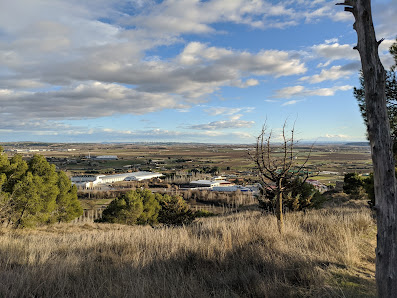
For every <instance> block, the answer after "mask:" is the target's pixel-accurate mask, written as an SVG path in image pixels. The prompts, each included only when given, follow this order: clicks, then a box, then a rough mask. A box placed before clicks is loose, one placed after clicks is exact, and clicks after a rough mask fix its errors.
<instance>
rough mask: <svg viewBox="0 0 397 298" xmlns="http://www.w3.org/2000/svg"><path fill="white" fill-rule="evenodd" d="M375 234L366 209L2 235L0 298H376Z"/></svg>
mask: <svg viewBox="0 0 397 298" xmlns="http://www.w3.org/2000/svg"><path fill="white" fill-rule="evenodd" d="M374 237H375V225H374V222H373V219H372V218H371V214H370V213H369V211H368V209H365V208H349V207H345V208H338V207H334V208H328V209H324V210H315V211H309V212H306V213H291V214H288V215H287V217H286V232H285V235H283V236H281V235H279V234H278V232H277V223H276V219H275V218H274V217H273V216H271V215H262V214H260V213H259V212H249V213H248V212H247V213H242V214H238V215H231V216H227V217H216V218H207V219H202V220H200V221H198V222H197V223H195V224H193V225H192V226H189V227H183V228H156V229H153V228H151V227H139V226H137V227H128V226H121V225H107V224H101V225H100V224H91V225H87V224H86V225H56V226H52V227H47V228H42V229H40V230H34V231H17V232H15V231H10V230H4V229H3V230H0V297H144V296H146V297H159V296H162V297H208V296H217V297H218V296H220V297H296V296H298V297H373V296H375V284H374V265H373V263H374V245H375V243H374V241H375V240H374Z"/></svg>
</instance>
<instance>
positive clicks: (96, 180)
mask: <svg viewBox="0 0 397 298" xmlns="http://www.w3.org/2000/svg"><path fill="white" fill-rule="evenodd" d="M162 176H163V174H160V173H155V172H133V173H123V174H115V175H97V176H89V175H83V176H74V177H72V178H71V181H72V183H74V184H76V185H81V186H84V187H87V188H92V187H95V186H97V185H101V184H112V183H114V182H120V181H142V180H150V179H153V178H159V177H162Z"/></svg>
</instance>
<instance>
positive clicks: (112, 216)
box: [97, 189, 195, 225]
mask: <svg viewBox="0 0 397 298" xmlns="http://www.w3.org/2000/svg"><path fill="white" fill-rule="evenodd" d="M194 219H195V215H194V213H193V212H192V210H191V209H190V208H189V206H188V205H187V204H186V202H185V201H184V200H183V199H182V198H181V197H177V196H169V195H167V194H165V195H160V194H153V193H151V192H150V191H149V190H148V189H144V190H140V189H138V190H132V191H129V192H127V193H125V194H123V195H122V196H121V197H119V198H116V199H114V200H113V201H112V202H111V203H110V204H109V206H108V207H107V208H106V209H105V210H104V211H103V214H102V218H101V219H99V220H97V222H109V223H120V224H127V225H134V224H140V225H144V224H156V223H163V224H166V225H186V224H190V223H191V222H192V221H193V220H194Z"/></svg>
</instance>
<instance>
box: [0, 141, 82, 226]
mask: <svg viewBox="0 0 397 298" xmlns="http://www.w3.org/2000/svg"><path fill="white" fill-rule="evenodd" d="M82 213H83V209H82V208H81V206H80V203H79V201H78V200H77V190H76V187H75V186H72V184H71V182H70V179H69V178H68V177H67V176H66V175H65V173H63V172H57V171H56V170H55V166H54V165H50V164H49V163H48V162H47V160H46V159H45V157H43V156H40V155H36V156H34V157H33V158H32V159H31V160H30V161H29V163H26V162H25V161H24V160H23V159H22V157H21V156H20V155H15V156H13V157H12V158H11V159H10V160H9V159H8V156H7V155H6V154H5V153H3V152H2V148H0V224H2V223H6V224H7V225H10V226H13V227H15V228H20V227H34V226H37V225H41V224H48V223H53V222H55V221H57V222H67V221H70V220H72V219H74V218H76V217H78V216H80V215H81V214H82Z"/></svg>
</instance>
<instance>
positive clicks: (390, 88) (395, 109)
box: [353, 39, 397, 153]
mask: <svg viewBox="0 0 397 298" xmlns="http://www.w3.org/2000/svg"><path fill="white" fill-rule="evenodd" d="M389 51H390V54H391V55H392V56H393V58H394V65H392V67H391V68H390V70H388V71H386V88H385V91H386V105H387V113H388V116H389V122H390V132H391V138H392V140H393V143H394V152H395V153H396V152H397V148H396V145H397V77H396V75H397V74H396V70H397V39H396V41H395V42H394V43H393V45H392V46H391V47H390V49H389ZM353 94H354V97H355V98H356V100H357V102H358V106H359V108H360V112H361V115H362V116H363V119H364V122H365V124H367V112H366V108H367V107H366V103H365V84H364V77H363V74H362V72H361V75H360V87H358V88H356V87H355V88H354V92H353Z"/></svg>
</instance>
